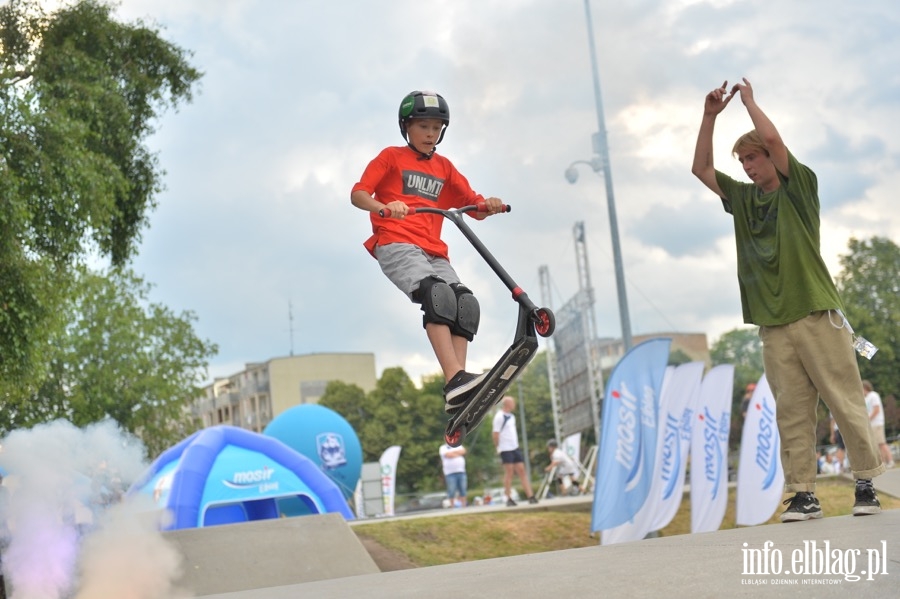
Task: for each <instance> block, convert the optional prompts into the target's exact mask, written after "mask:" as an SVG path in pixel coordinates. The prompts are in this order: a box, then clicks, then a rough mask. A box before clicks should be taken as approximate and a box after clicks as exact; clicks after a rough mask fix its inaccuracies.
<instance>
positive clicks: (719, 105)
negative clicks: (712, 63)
mask: <svg viewBox="0 0 900 599" xmlns="http://www.w3.org/2000/svg"><path fill="white" fill-rule="evenodd" d="M745 81H746V79H745ZM734 92H735V90H734V89H732V90H731V93H730V94H729V93H728V81H724V82H722V87H717V88H716V89H714V90H712V91H711V92H709V93H708V94H706V101H705V103H704V105H703V112H704V113H706V114H711V115H716V114H719V113H720V112H722V111H723V110H725V107H726V106H728V103H729V102H731V99H732V98H733V97H734Z"/></svg>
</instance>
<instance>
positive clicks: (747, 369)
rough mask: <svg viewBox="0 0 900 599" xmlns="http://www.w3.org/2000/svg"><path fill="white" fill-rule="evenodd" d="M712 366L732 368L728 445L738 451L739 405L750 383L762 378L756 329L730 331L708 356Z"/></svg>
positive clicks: (718, 341)
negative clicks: (730, 366)
mask: <svg viewBox="0 0 900 599" xmlns="http://www.w3.org/2000/svg"><path fill="white" fill-rule="evenodd" d="M709 357H710V359H711V361H712V365H713V366H718V365H719V364H733V365H734V387H733V388H732V391H731V434H730V436H729V438H730V441H729V445H731V446H732V447H737V446H738V445H739V444H740V440H741V431H742V430H743V426H744V421H743V418H742V417H741V401H742V400H743V399H744V391H745V390H746V388H747V385H748V384H750V383H756V382H757V381H758V380H759V377H761V376H762V374H763V371H764V368H763V357H762V342H761V341H760V339H759V333H758V329H757V328H755V327H754V328H739V329H732V330H730V331H727V332H726V333H723V334H722V336H721V337H719V338H718V339H717V340H716V342H715V343H713V346H712V348H711V349H710V352H709Z"/></svg>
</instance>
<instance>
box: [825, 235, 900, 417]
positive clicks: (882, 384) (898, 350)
mask: <svg viewBox="0 0 900 599" xmlns="http://www.w3.org/2000/svg"><path fill="white" fill-rule="evenodd" d="M848 248H849V253H847V254H845V255H842V256H841V257H840V264H841V272H840V273H839V274H838V276H837V277H836V281H837V286H838V289H839V291H840V293H841V299H842V300H843V302H844V309H845V311H846V313H847V319H848V320H849V321H850V324H851V325H852V326H853V329H854V331H855V332H856V333H857V334H858V335H861V336H862V337H864V338H865V339H868V340H869V341H870V342H872V343H873V344H875V346H876V347H878V352H877V353H876V354H875V355H874V356H873V357H872V359H871V360H867V359H865V358H860V359H859V370H860V374H861V375H862V377H863V378H864V379H868V380H870V381H871V382H872V385H873V386H874V387H875V390H876V391H878V392H879V393H880V394H881V397H882V400H883V401H884V402H885V415H886V416H888V417H890V415H893V416H894V418H893V419H890V418H889V420H888V421H887V422H886V423H885V426H886V429H887V430H889V431H896V430H897V429H898V428H900V422H898V421H897V419H896V418H897V405H896V400H895V399H894V398H895V397H896V396H898V395H900V379H898V377H897V373H898V372H900V247H898V246H897V244H895V243H894V242H893V241H891V240H890V239H887V238H885V237H872V238H870V239H863V240H859V239H855V238H851V239H850V241H849V242H848Z"/></svg>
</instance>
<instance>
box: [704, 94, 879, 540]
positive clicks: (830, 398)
mask: <svg viewBox="0 0 900 599" xmlns="http://www.w3.org/2000/svg"><path fill="white" fill-rule="evenodd" d="M727 84H728V82H727V81H726V82H725V83H723V84H722V87H720V88H716V89H714V90H713V91H711V92H710V93H709V94H707V96H706V101H705V104H704V110H703V120H702V122H701V124H700V133H699V135H698V136H697V147H696V149H695V151H694V164H693V167H692V169H691V170H692V172H693V173H694V175H696V177H697V178H698V179H700V180H701V181H702V182H703V184H704V185H706V186H707V187H708V188H709V189H711V190H712V191H713V192H715V194H716V195H718V196H719V198H721V200H722V204H723V205H724V207H725V211H726V212H727V213H729V214H731V215H732V217H733V220H734V237H735V243H736V246H737V264H738V284H739V286H740V290H741V306H742V308H743V311H744V322H747V323H752V324H755V325H758V326H759V337H760V340H761V341H762V344H763V363H764V365H765V369H766V378H767V379H768V382H769V386H770V387H771V389H772V393H773V394H774V396H775V404H776V406H777V408H776V419H777V422H778V433H779V435H780V438H781V463H782V466H783V467H784V479H785V492H787V493H794V496H793V497H792V498H790V499H788V500H786V501H785V504H789V506H788V508H787V510H785V512H784V513H782V514H781V521H782V522H794V521H798V520H810V519H813V518H821V517H822V509H821V507H820V506H819V500H818V499H816V496H815V490H816V404H817V403H818V400H819V397H821V398H822V400H823V401H824V402H825V404H826V405H827V406H828V408H829V409H830V410H831V412H832V413H833V414H834V418H835V420H836V421H837V423H838V425H839V426H840V429H841V434H842V435H843V437H844V444H845V446H846V448H847V453H848V456H849V458H850V468H851V470H852V471H853V475H854V478H856V502H855V504H854V506H853V515H854V516H861V515H866V514H877V513H879V512H880V511H881V505H880V503H879V502H878V497H877V496H876V494H875V488H874V487H873V486H872V478H873V477H874V476H878V475H879V474H881V473H883V472H884V470H885V467H884V465H883V464H882V463H881V459H880V458H879V457H878V454H877V452H876V450H875V445H874V443H873V441H872V437H871V431H870V427H869V425H868V416H867V412H866V406H865V401H864V399H863V398H864V395H865V394H864V393H863V387H862V380H861V379H860V375H859V367H858V365H857V363H856V354H855V353H854V350H853V330H852V329H851V328H850V324H849V323H848V322H847V320H846V319H845V318H844V315H843V312H842V310H843V305H842V304H841V298H840V296H839V295H838V292H837V289H836V288H835V286H834V282H833V281H832V279H831V275H830V274H829V272H828V268H827V267H826V265H825V262H824V260H822V256H821V254H820V252H819V195H818V182H817V180H816V175H815V173H814V172H813V171H812V170H810V168H809V167H807V166H805V165H803V164H801V163H800V162H798V161H797V159H796V158H795V157H794V155H793V154H791V153H790V152H789V151H788V149H787V147H786V146H785V145H784V142H783V141H782V139H781V135H779V133H778V130H777V129H776V128H775V125H773V124H772V121H770V120H769V118H768V117H767V116H766V115H765V113H763V111H762V110H761V109H760V107H759V106H758V105H757V103H756V100H755V98H754V97H753V88H752V87H751V86H750V82H749V81H747V80H746V79H744V80H743V82H742V83H737V84H735V85H734V87H732V89H731V92H728V91H727V89H726V87H727ZM737 94H740V97H741V102H743V104H744V107H745V108H746V109H747V114H748V115H749V116H750V120H751V121H752V122H753V126H754V130H753V131H750V132H749V133H746V134H744V135H742V136H741V137H740V138H739V139H738V140H737V142H736V143H735V144H734V148H733V149H732V153H733V154H734V156H735V157H737V159H738V160H739V161H740V163H741V165H742V166H743V167H744V172H745V173H746V174H747V177H748V178H749V179H750V181H751V183H742V182H739V181H735V180H734V179H732V178H731V177H729V176H728V175H726V174H724V173H722V172H720V171H717V170H716V169H715V167H714V166H713V141H712V137H713V130H714V128H715V123H716V117H717V116H718V115H719V113H720V112H722V111H723V110H724V109H725V107H726V106H728V103H729V102H731V100H732V99H733V98H734V97H735V95H737Z"/></svg>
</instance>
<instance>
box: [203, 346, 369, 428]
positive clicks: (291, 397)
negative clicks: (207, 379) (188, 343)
mask: <svg viewBox="0 0 900 599" xmlns="http://www.w3.org/2000/svg"><path fill="white" fill-rule="evenodd" d="M331 381H342V382H344V383H347V384H352V385H356V386H358V387H360V388H361V389H362V390H363V391H365V392H366V393H368V392H370V391H372V390H373V389H374V388H375V383H376V376H375V354H372V353H317V354H306V355H301V356H288V357H282V358H272V359H271V360H268V361H266V362H254V363H249V364H247V365H246V368H245V369H244V370H242V371H240V372H238V373H235V374H233V375H231V376H228V377H222V378H218V379H216V380H214V381H213V382H212V383H210V384H209V385H207V386H206V387H204V388H203V395H202V396H201V397H199V398H197V399H195V400H194V402H193V408H194V412H195V413H196V415H197V417H198V418H200V420H201V422H202V423H203V427H204V428H205V427H209V426H215V425H219V424H229V425H232V426H237V427H240V428H244V429H247V430H251V431H255V432H262V431H263V429H264V428H265V427H266V425H267V424H269V422H271V421H272V419H273V418H275V417H276V416H278V415H279V414H281V413H282V412H284V411H285V410H287V409H288V408H291V407H293V406H296V405H300V404H308V403H318V401H319V398H320V397H322V395H324V393H325V387H326V386H327V385H328V383H329V382H331Z"/></svg>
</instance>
